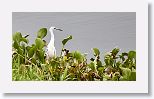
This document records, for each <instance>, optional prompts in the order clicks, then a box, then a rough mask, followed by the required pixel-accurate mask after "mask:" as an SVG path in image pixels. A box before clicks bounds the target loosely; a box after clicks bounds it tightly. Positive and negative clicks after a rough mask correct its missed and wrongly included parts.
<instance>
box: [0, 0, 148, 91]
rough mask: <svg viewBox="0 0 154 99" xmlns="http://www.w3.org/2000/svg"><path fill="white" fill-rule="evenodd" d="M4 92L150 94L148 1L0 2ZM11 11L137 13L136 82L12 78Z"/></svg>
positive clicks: (0, 68)
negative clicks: (24, 79)
mask: <svg viewBox="0 0 154 99" xmlns="http://www.w3.org/2000/svg"><path fill="white" fill-rule="evenodd" d="M0 12H1V15H0V27H1V29H0V32H1V36H0V45H1V49H0V55H1V57H0V91H1V92H3V93H148V3H147V2H146V1H145V0H76V1H75V0H5V1H3V2H2V1H1V2H0ZM12 12H136V52H137V56H136V57H137V69H136V73H137V79H136V81H119V82H118V81H117V82H116V81H103V82H101V81H83V82H82V81H12V68H11V67H12V57H11V54H12V50H11V49H12Z"/></svg>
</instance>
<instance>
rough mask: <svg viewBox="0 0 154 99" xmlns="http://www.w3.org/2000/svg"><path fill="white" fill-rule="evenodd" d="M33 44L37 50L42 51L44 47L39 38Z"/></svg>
mask: <svg viewBox="0 0 154 99" xmlns="http://www.w3.org/2000/svg"><path fill="white" fill-rule="evenodd" d="M35 44H36V48H38V49H42V48H43V47H44V41H43V40H42V39H41V38H36V40H35Z"/></svg>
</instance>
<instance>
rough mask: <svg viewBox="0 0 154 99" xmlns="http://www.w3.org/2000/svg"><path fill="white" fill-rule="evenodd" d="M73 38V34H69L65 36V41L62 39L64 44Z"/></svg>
mask: <svg viewBox="0 0 154 99" xmlns="http://www.w3.org/2000/svg"><path fill="white" fill-rule="evenodd" d="M71 39H72V35H70V36H68V37H67V38H65V39H64V40H63V41H62V44H63V46H64V45H65V44H66V43H67V42H68V41H69V40H71Z"/></svg>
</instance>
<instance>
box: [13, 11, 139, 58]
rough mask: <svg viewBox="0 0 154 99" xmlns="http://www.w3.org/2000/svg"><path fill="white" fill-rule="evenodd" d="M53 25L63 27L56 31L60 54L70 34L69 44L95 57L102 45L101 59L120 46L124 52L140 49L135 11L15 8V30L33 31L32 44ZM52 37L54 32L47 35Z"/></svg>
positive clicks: (48, 39) (30, 33) (47, 39)
mask: <svg viewBox="0 0 154 99" xmlns="http://www.w3.org/2000/svg"><path fill="white" fill-rule="evenodd" d="M51 26H54V27H57V28H61V29H63V31H62V32H60V31H55V32H54V35H55V47H56V52H57V54H58V55H59V54H60V50H61V46H62V43H61V41H62V40H63V39H64V38H66V37H67V36H69V35H72V36H73V39H72V40H71V41H69V42H68V43H67V44H66V46H65V48H67V49H69V50H70V51H74V50H78V51H80V52H82V53H88V55H87V58H88V59H90V58H91V57H93V52H92V48H98V49H99V50H100V52H101V59H103V56H104V54H105V53H106V52H109V51H111V50H112V49H113V48H115V47H118V48H120V52H128V51H129V50H136V13H135V12H13V13H12V33H14V32H17V31H18V32H21V33H22V34H23V35H26V34H29V35H30V36H29V37H28V38H29V40H30V44H32V43H34V41H35V39H36V35H37V31H38V30H39V29H40V28H43V27H45V28H47V29H48V30H49V28H50V27H51ZM44 39H45V40H46V41H47V43H49V41H50V32H49V31H48V33H47V36H46V37H45V38H44Z"/></svg>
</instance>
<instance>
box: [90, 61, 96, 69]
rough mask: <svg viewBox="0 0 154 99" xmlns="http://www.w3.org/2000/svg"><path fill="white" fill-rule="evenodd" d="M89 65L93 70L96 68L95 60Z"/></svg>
mask: <svg viewBox="0 0 154 99" xmlns="http://www.w3.org/2000/svg"><path fill="white" fill-rule="evenodd" d="M88 66H89V67H90V68H91V70H95V64H94V62H91V63H90V64H88Z"/></svg>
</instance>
